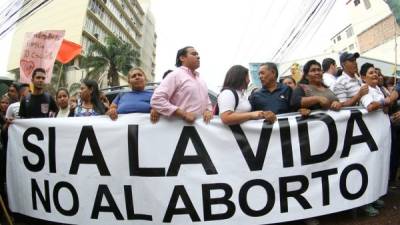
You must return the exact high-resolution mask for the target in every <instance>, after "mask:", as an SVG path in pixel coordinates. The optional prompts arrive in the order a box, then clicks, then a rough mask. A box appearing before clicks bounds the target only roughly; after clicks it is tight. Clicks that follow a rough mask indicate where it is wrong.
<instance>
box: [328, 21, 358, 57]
mask: <svg viewBox="0 0 400 225" xmlns="http://www.w3.org/2000/svg"><path fill="white" fill-rule="evenodd" d="M331 43H332V47H331V49H330V51H329V52H344V51H350V52H358V51H359V45H358V40H357V36H356V35H355V34H354V29H353V25H352V24H350V25H348V26H346V27H345V28H343V29H342V30H341V31H339V32H338V33H337V34H336V35H334V36H333V37H332V38H331Z"/></svg>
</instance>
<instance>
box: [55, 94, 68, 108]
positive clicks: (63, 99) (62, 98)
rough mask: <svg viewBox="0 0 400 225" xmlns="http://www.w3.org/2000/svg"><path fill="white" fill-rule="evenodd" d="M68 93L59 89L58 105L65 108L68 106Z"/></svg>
mask: <svg viewBox="0 0 400 225" xmlns="http://www.w3.org/2000/svg"><path fill="white" fill-rule="evenodd" d="M68 99H69V97H68V94H67V93H66V92H65V91H59V92H58V94H57V105H58V107H60V108H62V109H65V108H67V107H68Z"/></svg>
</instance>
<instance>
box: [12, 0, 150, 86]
mask: <svg viewBox="0 0 400 225" xmlns="http://www.w3.org/2000/svg"><path fill="white" fill-rule="evenodd" d="M146 4H147V5H148V4H149V3H148V2H146ZM26 10H29V9H26ZM149 17H150V18H152V15H151V12H150V9H149V7H148V8H147V10H146V12H145V10H144V9H143V7H142V5H141V2H140V1H138V0H57V1H51V3H49V4H48V5H46V6H45V7H43V8H41V9H40V10H38V11H37V12H36V13H34V14H33V15H31V16H30V17H29V18H28V19H26V20H24V21H23V22H21V23H20V24H18V26H17V27H16V31H15V34H14V38H13V42H12V48H11V49H12V50H11V51H10V57H9V62H8V70H9V71H13V70H16V69H18V68H19V59H20V54H21V51H22V44H23V41H24V36H25V33H26V32H37V31H41V30H65V37H64V38H65V39H67V40H70V41H73V42H75V43H78V44H80V45H81V46H82V50H83V53H82V54H83V55H85V54H86V53H87V52H88V49H89V47H90V45H91V44H93V43H95V42H96V41H99V42H100V43H105V38H106V37H107V36H114V37H118V38H120V39H122V40H124V41H126V42H128V43H129V44H131V45H132V47H133V48H134V49H135V50H137V51H138V52H140V53H141V55H140V59H139V61H140V65H139V66H141V67H142V68H143V69H144V70H145V72H146V75H147V79H148V80H150V81H152V80H154V67H155V54H147V52H148V51H149V52H152V53H153V52H155V47H156V39H155V38H153V39H151V40H150V41H144V39H145V37H146V35H147V33H151V35H152V36H153V37H156V34H155V31H154V20H153V21H152V24H153V26H152V27H150V28H149V26H148V25H146V24H147V21H148V18H149ZM148 42H152V43H151V45H149V44H148ZM144 48H146V50H143V49H144ZM143 52H144V53H145V54H143ZM132 63H133V62H132ZM74 65H75V66H74V67H71V68H67V71H68V76H67V80H68V83H71V82H77V81H78V82H79V80H80V79H81V78H82V77H83V74H84V71H83V70H81V69H79V62H78V61H77V60H75V62H74ZM132 66H138V65H132ZM104 77H105V76H104ZM103 83H107V82H103ZM121 83H124V82H123V81H122V82H121Z"/></svg>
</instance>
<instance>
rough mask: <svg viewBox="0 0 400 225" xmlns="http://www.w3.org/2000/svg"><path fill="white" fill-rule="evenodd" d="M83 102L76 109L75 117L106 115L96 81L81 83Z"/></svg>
mask: <svg viewBox="0 0 400 225" xmlns="http://www.w3.org/2000/svg"><path fill="white" fill-rule="evenodd" d="M80 90H81V94H80V95H81V96H80V97H81V101H80V103H79V104H78V105H77V106H76V108H75V113H74V116H75V117H81V116H98V115H104V113H105V109H104V105H103V103H102V102H101V100H100V92H99V86H98V84H97V82H96V81H94V80H84V81H82V83H81V89H80Z"/></svg>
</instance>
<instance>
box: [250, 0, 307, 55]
mask: <svg viewBox="0 0 400 225" xmlns="http://www.w3.org/2000/svg"><path fill="white" fill-rule="evenodd" d="M310 3H311V4H310ZM313 3H314V1H309V4H303V5H304V7H303V8H302V10H300V12H299V13H298V14H297V15H298V16H297V17H293V19H292V24H291V25H290V26H288V28H287V29H286V30H285V32H283V34H284V35H282V36H283V37H290V35H291V34H292V33H293V31H294V30H295V28H296V27H297V26H299V25H300V23H301V21H302V18H304V17H305V16H306V14H307V13H308V12H309V11H310V10H311V8H312V6H313ZM282 14H283V13H281V14H280V15H282ZM276 24H277V23H276V20H275V22H274V23H273V27H272V28H271V30H273V29H274V28H275V26H276ZM265 43H266V42H265V41H262V42H260V44H259V45H258V47H257V48H256V49H255V51H253V54H252V55H251V58H254V56H255V54H256V53H257V51H258V50H259V49H262V47H263V45H264V44H265Z"/></svg>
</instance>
